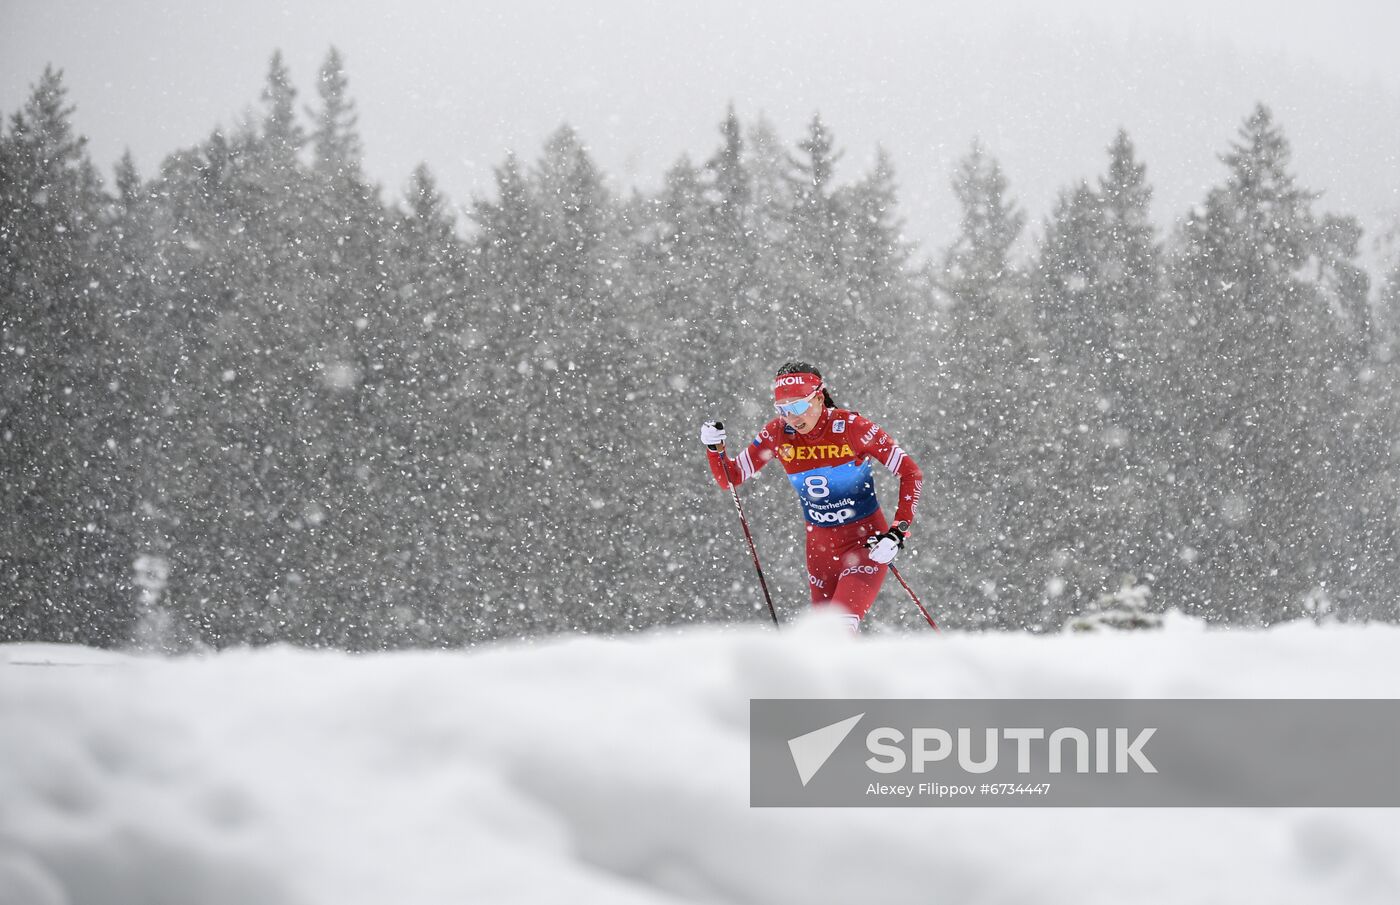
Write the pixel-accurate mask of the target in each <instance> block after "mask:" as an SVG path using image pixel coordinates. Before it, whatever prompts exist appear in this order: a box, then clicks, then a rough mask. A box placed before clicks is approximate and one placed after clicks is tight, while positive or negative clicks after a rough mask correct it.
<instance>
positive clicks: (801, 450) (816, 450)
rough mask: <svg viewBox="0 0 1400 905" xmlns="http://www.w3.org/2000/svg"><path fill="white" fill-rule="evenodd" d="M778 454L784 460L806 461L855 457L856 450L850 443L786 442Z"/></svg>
mask: <svg viewBox="0 0 1400 905" xmlns="http://www.w3.org/2000/svg"><path fill="white" fill-rule="evenodd" d="M778 455H779V456H781V457H782V459H783V461H784V462H805V461H807V460H826V459H854V458H855V457H856V452H855V450H853V449H851V444H849V443H842V444H839V445H838V444H836V443H820V444H816V445H813V446H795V445H793V444H791V443H784V444H783V445H782V446H779V447H778Z"/></svg>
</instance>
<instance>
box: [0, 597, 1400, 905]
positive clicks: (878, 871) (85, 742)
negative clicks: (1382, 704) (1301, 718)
mask: <svg viewBox="0 0 1400 905" xmlns="http://www.w3.org/2000/svg"><path fill="white" fill-rule="evenodd" d="M1397 649H1400V629H1398V628H1394V627H1370V628H1349V627H1329V628H1316V627H1313V626H1303V625H1294V626H1285V627H1281V628H1277V629H1274V630H1271V631H1264V632H1206V631H1202V630H1199V629H1192V628H1191V627H1189V626H1187V627H1182V626H1180V625H1177V626H1173V627H1169V629H1168V630H1167V631H1162V632H1150V633H1146V632H1145V633H1130V634H1108V635H1100V634H1094V635H1087V636H1068V635H1067V636H1060V637H1042V638H1037V637H1029V636H1017V635H976V636H958V635H944V636H935V635H934V634H933V633H931V632H929V633H925V634H915V635H908V636H898V637H874V638H865V639H859V640H856V639H850V638H847V637H843V636H840V635H833V634H831V633H830V632H829V631H828V630H827V627H825V626H822V625H819V624H809V625H805V626H801V627H799V630H797V631H787V632H783V633H781V634H778V633H774V632H772V631H767V630H764V629H761V628H751V629H750V628H746V629H733V630H722V629H708V630H697V631H690V632H685V633H666V632H657V633H652V634H648V635H644V636H640V637H634V638H629V639H603V638H567V639H558V640H552V641H548V642H540V643H535V644H520V645H510V646H504V645H503V646H498V647H493V648H488V649H483V650H477V651H474V652H461V653H401V654H385V655H374V656H353V655H346V654H338V653H317V652H307V651H298V650H291V649H280V648H276V649H266V650H258V651H233V652H226V653H222V654H219V655H217V656H208V657H198V658H179V659H158V658H144V657H132V656H114V655H111V654H104V653H101V652H96V651H86V650H80V649H79V650H74V649H65V648H54V647H42V646H24V645H21V646H9V647H3V646H0V905H59V903H62V905H80V903H81V905H86V903H106V905H128V903H129V905H138V903H139V905H164V903H171V905H173V903H189V902H199V903H206V905H208V903H212V905H223V903H228V905H234V903H238V905H249V903H258V905H311V903H324V905H358V903H365V905H369V903H374V905H381V903H387V902H393V903H438V902H460V903H465V902H475V903H513V902H530V903H533V902H608V903H623V905H626V903H638V905H640V903H677V902H742V903H750V902H751V903H764V905H771V903H784V902H793V903H799V902H800V903H804V905H820V903H828V902H830V903H849V902H856V901H860V902H873V901H889V900H891V899H898V900H900V901H908V900H911V899H913V900H918V901H924V902H952V903H960V905H974V903H993V902H995V903H1008V902H1028V903H1029V902H1034V903H1060V902H1063V903H1073V905H1091V903H1105V905H1109V903H1112V905H1119V903H1122V902H1134V903H1158V902H1160V903H1171V905H1176V903H1181V902H1188V901H1191V902H1199V901H1267V902H1270V903H1315V902H1346V903H1363V905H1364V903H1371V902H1375V903H1382V902H1384V903H1393V902H1396V901H1400V869H1397V867H1396V862H1395V859H1394V855H1395V853H1396V852H1397V851H1400V820H1397V819H1396V817H1395V815H1394V813H1392V812H1390V811H1385V810H1374V811H1366V810H1352V811H1340V810H1339V811H1321V810H1230V809H1210V810H1189V811H1174V810H1071V809H1052V810H1035V809H1025V810H1017V809H1007V810H1001V809H986V810H979V809H949V810H938V809H908V810H906V809H849V810H816V809H793V810H782V809H775V810H753V809H750V808H749V807H748V772H747V771H748V747H747V744H748V725H747V723H748V700H749V698H750V697H842V696H852V697H866V696H870V697H875V696H880V697H928V696H942V697H1232V696H1240V697H1334V696H1335V697H1396V696H1400V665H1397V660H1396V657H1395V651H1396V650H1397ZM886 897H890V898H886Z"/></svg>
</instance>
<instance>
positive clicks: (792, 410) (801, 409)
mask: <svg viewBox="0 0 1400 905" xmlns="http://www.w3.org/2000/svg"><path fill="white" fill-rule="evenodd" d="M820 392H821V390H818V391H817V393H820ZM817 393H813V394H812V395H810V396H808V397H807V398H806V399H799V400H797V401H796V402H775V403H773V408H774V410H775V411H777V413H778V414H779V415H788V416H791V417H796V416H798V415H805V414H807V410H808V409H809V408H811V407H812V402H813V400H815V399H816V398H817Z"/></svg>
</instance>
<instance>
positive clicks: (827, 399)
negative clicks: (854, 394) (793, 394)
mask: <svg viewBox="0 0 1400 905" xmlns="http://www.w3.org/2000/svg"><path fill="white" fill-rule="evenodd" d="M784 374H816V375H817V376H818V377H821V376H822V372H821V371H818V370H817V369H816V367H815V366H813V365H809V364H807V362H805V361H790V362H788V363H787V364H785V365H783V366H782V367H781V368H779V369H778V373H777V374H776V375H774V376H777V377H782V376H783V375H784ZM822 397H823V398H822V402H823V403H824V404H825V405H826V407H827V408H829V409H834V408H836V402H835V400H833V399H832V398H831V390H828V389H827V388H826V378H824V377H822Z"/></svg>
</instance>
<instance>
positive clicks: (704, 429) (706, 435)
mask: <svg viewBox="0 0 1400 905" xmlns="http://www.w3.org/2000/svg"><path fill="white" fill-rule="evenodd" d="M700 442H701V443H703V444H705V445H706V446H723V445H724V425H723V424H721V423H720V422H718V421H706V422H705V423H704V424H702V425H700Z"/></svg>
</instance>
